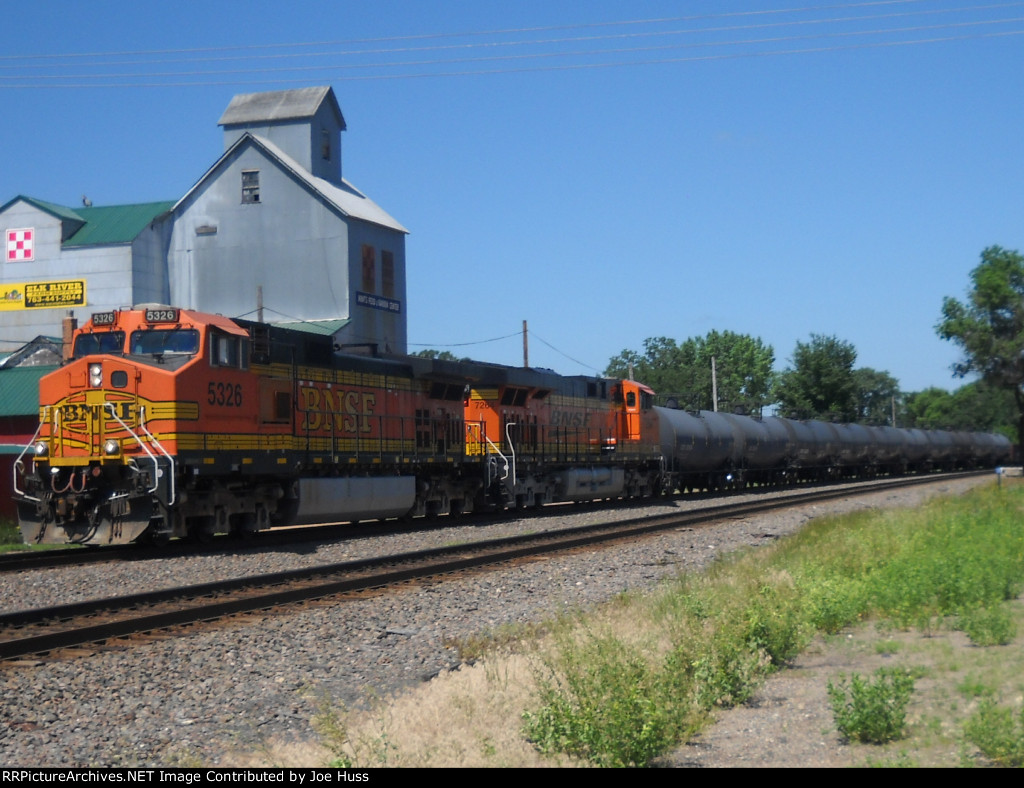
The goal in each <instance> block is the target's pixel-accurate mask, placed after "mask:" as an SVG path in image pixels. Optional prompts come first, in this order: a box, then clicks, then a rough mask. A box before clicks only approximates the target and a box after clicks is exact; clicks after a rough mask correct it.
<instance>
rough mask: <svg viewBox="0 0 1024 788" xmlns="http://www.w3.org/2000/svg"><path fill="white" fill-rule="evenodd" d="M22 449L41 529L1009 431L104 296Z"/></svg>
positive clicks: (802, 464)
mask: <svg viewBox="0 0 1024 788" xmlns="http://www.w3.org/2000/svg"><path fill="white" fill-rule="evenodd" d="M73 342H74V344H73V350H72V358H71V359H70V360H69V361H68V362H67V363H66V364H65V365H64V366H62V367H61V368H60V369H58V370H56V371H54V372H52V373H50V374H49V375H47V376H45V377H44V378H43V379H42V380H41V382H40V424H39V428H38V430H37V433H36V435H35V437H34V438H33V440H32V443H31V444H30V445H29V446H27V447H26V448H25V451H24V452H22V455H21V456H20V457H19V459H18V461H17V462H16V463H15V492H16V498H17V500H18V510H19V520H20V525H21V530H22V535H23V537H24V540H25V541H26V542H28V543H79V544H123V543H128V542H133V541H146V540H151V541H154V542H158V543H159V542H164V541H166V540H168V539H170V538H172V537H195V538H199V539H205V538H207V537H209V536H210V535H212V534H215V533H232V532H234V533H241V534H244V533H250V532H255V531H260V530H263V529H266V528H269V527H272V526H275V525H285V524H292V523H309V522H320V521H331V522H334V521H358V520H377V519H383V518H391V517H405V516H416V515H427V516H431V515H436V514H441V513H461V512H469V511H479V510H490V509H495V508H503V507H506V506H514V507H516V508H525V507H532V506H537V505H541V504H544V503H550V502H557V501H584V500H594V499H604V498H617V497H643V496H650V495H655V494H660V493H664V492H673V491H675V490H680V491H682V490H687V489H717V488H720V487H736V486H742V485H744V484H746V483H748V482H755V483H759V484H776V483H784V482H789V481H793V480H801V479H823V478H832V477H836V476H854V475H863V474H873V473H879V472H884V473H899V472H903V471H905V470H908V469H912V470H929V469H932V468H956V467H984V466H986V465H989V466H990V465H995V464H997V463H998V462H1002V461H1005V460H1006V459H1007V458H1008V455H1009V451H1010V443H1009V441H1008V440H1007V439H1005V438H1003V437H1001V436H994V435H982V434H976V433H949V432H938V431H923V430H900V429H895V428H892V427H877V428H875V427H863V426H859V425H833V424H826V423H824V422H816V421H811V422H801V421H792V420H788V419H779V418H770V419H764V420H760V419H752V418H749V417H745V416H735V415H727V414H719V413H708V412H701V413H689V412H686V411H681V410H673V409H669V408H661V407H656V406H655V405H654V392H653V391H651V389H649V388H648V387H646V386H644V385H643V384H641V383H639V382H636V381H632V380H610V379H605V378H594V377H563V376H560V375H557V374H554V373H551V372H545V371H540V370H532V369H523V368H514V367H505V366H499V365H492V364H486V363H480V362H453V361H444V360H438V359H426V358H416V357H373V356H361V355H349V354H342V353H338V352H336V349H335V347H334V346H333V343H332V339H331V338H330V337H328V336H321V335H316V334H312V333H309V332H305V331H296V330H291V329H285V328H281V327H276V326H271V325H266V324H262V323H255V322H250V321H243V320H231V319H228V318H225V317H221V316H218V315H210V314H204V313H200V312H194V311H190V310H186V309H178V308H175V307H169V306H163V305H150V306H142V307H138V308H135V309H131V310H120V311H113V312H104V313H97V314H95V315H93V317H92V319H91V320H90V321H89V322H88V323H86V324H85V325H84V326H83V327H82V328H81V329H79V330H78V331H77V332H76V333H75V335H74V340H73Z"/></svg>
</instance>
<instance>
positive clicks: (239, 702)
mask: <svg viewBox="0 0 1024 788" xmlns="http://www.w3.org/2000/svg"><path fill="white" fill-rule="evenodd" d="M989 481H990V477H989V478H986V477H976V478H974V479H963V480H957V481H946V482H940V483H935V484H929V485H926V486H922V487H913V488H905V489H901V490H893V491H888V492H882V493H876V494H872V495H869V496H865V497H858V498H853V499H848V500H839V501H834V502H830V503H826V504H816V505H813V506H806V507H802V508H793V509H786V510H782V511H780V512H775V513H771V514H766V515H759V516H757V517H752V518H750V519H746V520H730V521H727V522H724V523H720V524H717V525H715V526H714V527H710V528H700V529H691V528H686V529H680V530H677V531H672V532H669V533H665V534H662V535H658V536H655V537H651V538H649V539H645V540H643V541H642V542H637V543H635V544H632V545H625V546H623V545H617V546H615V547H612V548H607V549H599V550H595V551H593V552H590V553H587V554H576V555H572V556H557V557H554V558H551V559H549V560H546V561H540V562H534V563H529V564H524V565H520V566H517V567H515V568H511V569H502V570H497V571H490V572H485V573H480V574H476V575H473V576H471V577H464V578H461V579H457V580H455V581H446V582H436V583H421V584H418V585H411V586H409V587H406V588H402V589H399V590H397V591H394V592H389V593H386V594H381V595H378V596H375V597H372V598H361V599H358V600H356V601H347V602H343V603H317V604H315V605H309V606H306V607H303V608H301V609H295V610H292V611H289V612H287V613H282V614H275V615H272V616H268V617H265V618H263V619H261V620H257V619H248V618H246V619H243V620H241V621H239V622H237V623H234V624H231V625H227V626H223V627H218V628H216V629H199V630H194V631H191V632H187V633H185V634H183V635H175V636H173V637H157V638H154V639H153V640H152V641H151V642H148V643H143V644H137V643H135V642H133V643H132V644H131V645H126V646H124V647H123V648H115V649H100V650H95V649H88V650H85V653H83V655H82V656H80V657H78V658H75V659H66V660H60V661H53V662H45V661H44V662H42V663H38V662H37V663H31V664H26V665H24V666H19V667H7V668H5V669H4V670H3V671H2V673H0V694H2V708H3V718H2V721H0V763H2V764H3V765H5V766H26V767H27V766H51V767H57V766H61V767H72V766H73V767H84V766H106V767H110V766H176V765H191V766H194V765H203V766H218V765H221V764H222V763H224V758H225V757H226V755H227V754H228V753H230V752H237V751H238V750H239V749H240V748H241V749H244V748H246V747H252V748H254V749H258V748H259V747H260V746H261V745H262V744H263V743H265V742H267V741H268V740H271V739H285V740H296V741H303V740H315V739H316V733H315V731H314V730H313V728H312V724H311V721H312V719H313V718H314V716H315V715H316V714H317V711H318V709H319V708H320V706H321V705H322V704H323V702H324V700H325V699H327V698H329V699H330V700H331V702H332V703H335V704H344V705H345V706H347V707H350V708H352V707H356V706H358V705H359V704H360V703H362V702H364V701H365V700H366V699H367V698H368V697H372V696H376V697H381V696H387V695H389V694H390V693H393V692H397V691H401V690H402V689H403V688H405V687H408V686H410V685H413V684H415V683H418V682H422V681H424V680H427V679H429V678H430V677H432V676H434V675H436V674H437V673H439V672H440V671H443V670H445V669H448V668H452V667H455V666H456V665H457V664H458V661H459V656H458V654H457V652H456V650H455V648H454V647H453V646H452V645H451V644H452V643H455V642H458V641H459V640H460V639H465V638H469V637H472V636H474V635H478V634H482V633H486V632H487V631H488V630H491V629H493V628H495V627H499V626H501V625H503V624H511V623H517V622H524V621H540V620H543V619H545V618H548V617H551V616H552V615H555V614H557V613H559V612H561V611H564V610H565V609H567V608H568V609H573V608H579V607H586V606H589V605H594V604H597V603H600V602H603V601H606V600H608V599H610V598H612V597H614V596H615V595H616V594H618V593H620V592H622V591H624V590H638V589H643V588H650V587H652V586H653V585H655V584H656V583H657V582H658V581H659V580H661V579H662V578H664V577H666V576H669V575H672V574H676V573H678V572H680V571H684V570H691V569H699V568H701V567H703V566H706V565H707V564H708V562H710V561H711V560H713V559H714V557H715V556H717V555H720V554H722V553H724V552H728V551H730V550H734V549H736V548H738V547H741V546H758V545H762V544H765V543H768V542H771V541H773V540H774V539H776V538H778V537H781V536H784V535H786V534H789V533H792V532H794V531H796V530H798V529H799V528H800V527H801V526H802V525H803V524H804V523H806V522H807V521H808V520H809V519H811V518H813V517H817V516H820V515H823V514H827V513H839V512H846V511H851V510H855V509H862V508H883V507H897V506H914V505H917V504H919V503H920V502H922V501H923V500H925V499H926V498H928V497H931V496H934V495H938V494H959V493H961V492H963V491H965V490H967V489H968V488H970V487H973V486H975V485H977V484H983V483H987V482H989ZM733 500H735V498H734V499H733ZM713 503H715V501H713V500H711V501H706V502H702V501H699V500H686V499H682V500H678V501H672V502H663V503H660V504H658V505H652V506H650V507H648V510H649V511H650V512H651V513H664V512H665V511H666V507H667V506H674V507H678V508H693V507H697V506H701V505H709V504H713ZM644 511H645V510H644V509H631V510H630V512H629V515H628V516H639V515H641V514H643V513H644ZM566 512H567V513H566V514H565V515H560V516H558V517H544V518H535V519H532V520H531V519H529V518H524V519H512V518H510V519H507V520H505V521H503V522H501V523H499V524H496V525H492V526H486V527H478V526H477V527H474V526H467V525H455V526H451V527H434V528H432V529H430V530H426V531H419V532H414V533H410V534H404V535H391V536H385V537H382V538H379V539H376V538H375V539H353V540H344V541H338V542H334V543H331V544H329V545H295V546H294V547H292V548H287V547H285V548H275V549H274V550H272V551H263V552H257V551H255V550H246V551H239V552H238V553H237V554H229V555H224V554H220V555H215V556H191V557H185V558H173V559H172V558H168V559H162V558H154V559H151V560H144V561H129V562H116V563H112V564H102V565H84V566H80V567H72V568H64V569H48V570H39V571H32V572H25V573H18V574H7V575H3V576H0V599H2V600H3V601H2V603H0V604H2V609H3V610H4V611H5V612H9V611H13V610H19V609H25V608H29V607H36V606H42V605H49V604H55V603H58V602H76V601H82V600H87V599H97V598H103V597H109V596H115V595H121V594H127V593H130V592H133V591H138V590H153V589H156V588H163V587H169V586H177V585H185V584H190V583H199V582H209V581H211V580H216V579H221V578H228V577H237V576H242V575H245V574H259V573H267V572H273V571H280V570H284V569H289V568H297V567H300V566H308V565H312V564H316V563H332V562H338V561H344V560H353V559H357V558H361V557H366V556H369V555H379V554H384V553H389V552H406V551H411V550H416V549H421V548H426V547H431V546H442V545H450V544H457V543H458V542H459V541H472V540H477V539H481V538H487V537H497V536H501V535H503V534H507V533H528V532H531V531H538V530H542V529H550V528H555V527H566V526H570V525H578V524H582V523H584V522H592V521H599V520H600V519H609V515H608V514H607V513H603V514H602V513H601V512H599V511H597V510H592V509H577V508H567V509H566ZM617 514H622V515H623V516H627V515H625V513H624V512H619V513H617ZM456 522H457V521H456ZM309 765H317V764H309ZM673 765H689V764H683V763H680V762H676V763H675V764H673ZM701 765H723V764H714V763H707V762H705V763H703V764H701Z"/></svg>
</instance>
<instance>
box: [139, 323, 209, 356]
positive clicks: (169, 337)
mask: <svg viewBox="0 0 1024 788" xmlns="http://www.w3.org/2000/svg"><path fill="white" fill-rule="evenodd" d="M129 352H130V353H133V354H135V355H139V356H143V355H145V356H165V355H189V356H194V355H195V354H196V353H198V352H199V332H198V331H196V330H195V329H194V328H172V329H153V330H147V331H133V332H132V338H131V347H130V349H129Z"/></svg>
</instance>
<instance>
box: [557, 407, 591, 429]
mask: <svg viewBox="0 0 1024 788" xmlns="http://www.w3.org/2000/svg"><path fill="white" fill-rule="evenodd" d="M551 426H552V427H589V426H590V411H582V412H581V411H578V410H577V411H570V410H553V411H551Z"/></svg>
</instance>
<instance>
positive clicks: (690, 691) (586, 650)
mask: <svg viewBox="0 0 1024 788" xmlns="http://www.w3.org/2000/svg"><path fill="white" fill-rule="evenodd" d="M1022 509H1024V488H1019V487H1015V488H996V487H993V488H991V489H986V490H981V491H976V492H973V493H971V494H969V495H966V496H963V497H961V498H958V499H951V500H945V501H939V502H933V503H931V504H928V505H926V506H924V507H922V508H921V509H919V510H913V511H907V510H900V511H895V512H866V513H861V514H857V515H854V516H847V517H842V518H828V519H824V520H821V521H816V522H814V523H812V524H811V525H810V526H809V527H808V528H806V529H804V530H803V531H802V532H801V533H800V534H798V535H796V536H794V537H792V538H789V539H785V540H781V541H780V542H779V543H776V544H775V545H773V546H771V547H768V548H762V549H760V550H757V551H752V552H747V553H745V554H742V555H735V556H730V557H727V558H725V559H723V560H722V561H720V562H719V563H718V564H716V565H715V567H713V569H712V570H711V571H708V572H706V573H702V574H698V575H687V576H684V577H681V578H679V579H677V580H676V581H674V582H673V583H671V584H670V585H668V586H667V587H666V588H665V589H664V591H663V592H662V593H660V594H658V595H656V596H655V597H654V598H652V599H651V600H649V601H645V602H638V603H637V604H635V605H632V606H631V607H630V610H629V612H628V613H627V614H626V615H627V616H628V617H629V618H630V619H633V620H632V621H631V625H632V626H631V632H632V633H633V634H629V635H623V634H620V633H619V631H618V630H616V634H614V635H613V634H611V632H604V631H593V629H592V628H591V627H582V628H581V627H573V628H567V629H566V630H565V631H564V632H563V633H562V634H561V635H560V636H559V637H558V639H557V647H556V648H555V649H554V650H553V651H552V652H551V653H550V654H549V655H548V657H547V658H546V660H545V661H544V666H543V671H542V673H541V675H539V676H538V682H539V685H540V687H541V692H540V693H539V698H538V701H537V704H536V706H535V707H534V708H532V709H530V710H529V711H528V712H527V713H526V714H525V715H524V732H525V734H526V736H527V737H528V738H529V739H530V740H531V741H532V742H533V743H534V744H535V746H536V747H537V748H538V749H540V750H541V751H543V752H551V753H554V752H560V753H566V754H570V755H573V756H576V757H583V758H586V759H588V760H590V761H591V762H593V763H595V764H597V765H601V766H638V765H643V764H645V763H648V762H650V761H651V760H652V759H654V758H655V757H657V756H658V755H660V754H662V753H664V752H666V751H667V750H668V749H669V748H671V747H673V746H675V745H677V744H679V743H681V742H682V741H685V740H686V739H687V737H689V736H690V735H692V733H693V732H694V731H696V730H698V729H699V727H700V726H701V725H702V724H703V723H704V721H705V720H706V719H707V715H708V712H709V711H710V710H712V709H714V708H715V707H727V706H730V705H733V704H738V703H742V702H743V701H744V700H746V699H747V698H749V697H750V695H751V694H752V693H753V692H754V691H755V690H756V689H757V687H758V686H759V684H760V683H761V682H763V681H764V679H765V678H766V677H767V676H768V675H770V674H771V673H772V672H773V671H775V670H777V669H778V668H779V667H781V666H783V665H785V663H786V662H787V661H788V660H790V659H792V658H793V657H794V656H796V655H797V654H799V653H800V651H801V650H802V649H803V648H805V647H806V645H807V643H809V641H810V639H811V638H812V637H813V636H814V635H815V634H816V633H825V634H828V633H836V632H839V631H840V630H843V629H844V628H846V627H848V626H850V625H854V624H857V623H859V622H863V621H868V620H875V621H883V622H886V623H887V626H890V627H894V628H895V629H898V630H906V629H913V628H916V629H918V630H921V631H924V632H932V631H934V630H935V629H936V628H939V627H945V628H955V629H961V630H963V631H964V632H966V633H967V634H968V636H969V637H970V638H971V640H972V642H973V643H975V644H976V645H979V646H985V645H990V644H992V645H995V644H1000V643H1007V642H1010V640H1012V638H1013V637H1014V636H1015V634H1016V628H1015V625H1014V621H1013V618H1012V616H1011V615H1010V614H1009V612H1007V610H1006V608H1005V605H1004V602H1005V601H1006V600H1010V599H1014V598H1016V597H1017V595H1018V594H1019V593H1020V592H1021V588H1022V583H1024V528H1021V527H1020V521H1021V511H1022ZM900 676H903V678H900ZM837 681H838V683H837V684H835V685H833V692H834V698H833V703H834V704H835V709H836V724H837V728H839V730H840V731H842V732H843V733H844V734H845V735H848V736H850V738H852V739H856V740H862V741H887V740H890V739H892V738H896V737H898V736H900V735H902V733H903V718H902V715H901V713H900V712H901V710H903V709H905V707H906V703H907V702H908V701H909V699H910V697H911V693H912V692H913V679H912V678H909V677H907V676H906V674H905V672H904V673H901V672H899V671H896V672H888V673H886V674H879V675H877V676H876V677H875V679H874V680H873V681H871V680H865V679H862V678H861V677H859V676H858V677H854V678H851V679H850V680H849V682H845V683H844V681H845V680H844V679H843V678H842V677H839V678H838V679H837ZM984 708H985V711H984V713H982V712H979V715H980V718H979V719H978V720H977V721H975V722H972V723H971V725H970V726H969V727H971V730H973V731H974V735H973V737H972V736H971V735H970V734H967V737H968V738H969V739H970V740H972V741H975V742H977V741H978V740H979V739H982V738H983V734H982V733H981V732H979V731H990V730H991V731H995V732H989V734H988V737H987V739H988V740H991V741H994V742H996V743H995V744H993V745H992V751H993V752H996V753H997V756H991V757H993V758H994V759H996V760H999V762H1012V760H1013V758H1015V757H1018V756H1017V755H1015V753H1019V752H1020V751H1024V746H1022V745H1021V739H1022V738H1024V733H1021V732H1020V731H1021V730H1024V718H1020V719H1018V717H1017V716H1014V715H1013V714H1008V713H1006V712H1003V711H999V710H997V707H995V706H994V705H993V706H992V707H991V708H989V706H985V707H984ZM889 710H891V712H892V713H891V714H889V713H888V711H889ZM882 711H886V714H882ZM873 722H877V727H876V728H872V727H871V724H873ZM976 746H978V747H979V749H981V750H982V752H986V750H985V747H984V746H982V744H981V743H976ZM1007 753H1008V754H1007Z"/></svg>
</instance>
